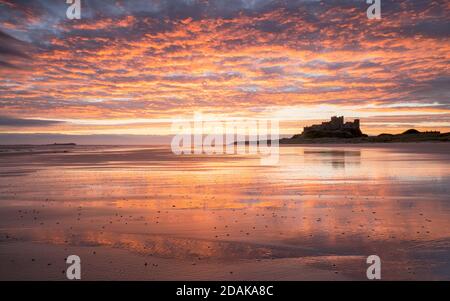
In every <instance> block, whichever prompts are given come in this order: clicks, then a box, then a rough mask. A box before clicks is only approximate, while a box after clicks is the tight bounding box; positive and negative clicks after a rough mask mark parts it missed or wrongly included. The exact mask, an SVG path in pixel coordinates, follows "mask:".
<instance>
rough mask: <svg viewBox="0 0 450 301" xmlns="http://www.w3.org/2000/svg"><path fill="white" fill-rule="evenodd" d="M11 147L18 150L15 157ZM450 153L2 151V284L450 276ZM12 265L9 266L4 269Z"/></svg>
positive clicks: (374, 149) (403, 147) (446, 149)
mask: <svg viewBox="0 0 450 301" xmlns="http://www.w3.org/2000/svg"><path fill="white" fill-rule="evenodd" d="M11 149H13V150H11ZM449 153H450V145H449V144H438V143H415V144H399V145H397V144H389V145H373V144H371V145H354V146H351V145H314V146H305V145H302V146H286V147H281V157H280V164H279V165H277V166H260V165H259V163H260V160H259V158H258V157H255V156H205V157H203V156H200V157H199V156H185V157H178V156H174V155H172V154H171V152H170V150H169V149H167V148H165V147H120V146H116V147H101V146H74V147H62V146H58V147H55V148H52V147H51V146H50V147H49V146H47V147H46V148H45V149H43V148H40V147H31V148H30V147H27V149H26V150H25V149H24V148H23V147H22V148H21V147H15V148H3V151H2V152H0V179H1V181H0V262H1V263H2V269H0V279H2V280H13V279H24V280H25V279H26V280H46V279H49V280H64V279H65V274H64V273H63V270H65V268H66V267H67V265H66V264H65V258H66V257H67V256H68V255H72V254H76V255H79V256H80V257H81V260H82V278H83V279H85V280H108V279H112V280H116V279H117V280H185V279H190V280H364V279H366V276H365V275H366V267H367V265H366V263H365V259H366V258H367V256H369V255H372V254H376V255H379V256H380V257H381V259H382V277H383V279H394V280H405V279H414V280H439V279H445V280H450V255H449V254H450V252H449V251H450V230H449V229H450V193H449V192H450V155H449ZM3 267H5V268H3Z"/></svg>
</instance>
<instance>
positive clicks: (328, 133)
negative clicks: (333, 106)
mask: <svg viewBox="0 0 450 301" xmlns="http://www.w3.org/2000/svg"><path fill="white" fill-rule="evenodd" d="M302 136H303V137H307V138H321V137H336V138H354V137H363V136H366V135H364V134H363V133H362V132H361V129H360V122H359V119H355V120H354V121H353V122H346V123H344V117H343V116H341V117H336V116H333V117H331V120H330V121H328V122H322V124H315V125H312V126H308V127H305V128H303V133H302Z"/></svg>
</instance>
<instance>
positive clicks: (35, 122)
mask: <svg viewBox="0 0 450 301" xmlns="http://www.w3.org/2000/svg"><path fill="white" fill-rule="evenodd" d="M59 123H61V122H60V121H54V120H40V119H21V118H13V117H7V116H0V127H3V126H6V127H29V126H37V127H39V126H50V125H55V124H59Z"/></svg>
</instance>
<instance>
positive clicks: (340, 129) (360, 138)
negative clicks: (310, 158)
mask: <svg viewBox="0 0 450 301" xmlns="http://www.w3.org/2000/svg"><path fill="white" fill-rule="evenodd" d="M423 141H443V142H448V141H450V133H440V132H438V131H432V132H420V131H418V130H415V129H410V130H407V131H405V132H403V133H401V134H380V135H378V136H369V135H366V134H364V133H362V131H361V128H360V120H359V119H355V120H354V121H353V122H345V123H344V117H343V116H341V117H336V116H334V117H331V120H330V121H328V122H322V123H321V124H315V125H312V126H308V127H305V128H303V133H301V134H297V135H294V136H292V137H291V138H284V139H281V140H280V144H309V143H389V142H423Z"/></svg>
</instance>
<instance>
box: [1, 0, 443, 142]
mask: <svg viewBox="0 0 450 301" xmlns="http://www.w3.org/2000/svg"><path fill="white" fill-rule="evenodd" d="M68 7H69V5H68V4H66V1H65V0H48V1H45V0H35V1H19V0H18V1H9V0H0V144H2V140H3V142H4V143H14V142H20V143H23V142H26V141H27V139H30V140H29V141H33V143H37V142H39V141H45V142H46V143H47V142H49V141H50V140H52V139H54V137H56V136H60V135H74V136H73V137H78V138H79V137H82V136H86V137H89V141H92V140H95V139H94V138H95V137H99V139H100V137H103V138H105V137H116V136H115V135H120V136H127V135H139V136H142V135H143V136H145V135H151V136H155V135H156V136H158V135H161V136H165V135H170V134H171V126H170V125H171V121H172V120H173V119H187V120H189V119H192V118H193V116H194V113H195V112H201V113H202V114H203V115H204V116H206V117H207V118H211V119H213V120H219V119H224V120H226V119H232V118H243V119H246V118H249V119H277V120H280V125H281V130H280V131H281V133H282V134H284V135H291V134H296V133H300V132H301V131H302V127H303V126H305V125H310V124H313V123H317V122H319V121H324V120H327V119H329V118H330V117H331V116H334V115H343V116H345V117H346V118H347V119H349V120H352V119H353V118H360V119H361V123H362V130H363V132H365V133H368V134H379V133H399V132H402V131H404V130H406V129H409V128H417V129H419V130H439V131H442V132H447V131H450V70H449V61H450V39H449V38H450V24H449V23H450V2H449V1H445V0H439V1H428V0H423V1H421V0H418V1H414V0H407V1H404V0H395V1H394V0H381V19H379V20H369V19H368V18H367V16H366V10H367V8H368V7H369V5H368V4H366V3H365V1H364V0H339V1H337V0H336V1H334V0H330V1H316V0H128V1H125V0H123V1H120V0H117V1H108V0H84V1H83V0H81V19H79V20H76V19H74V20H70V19H68V18H67V17H66V10H67V8H68ZM52 135H53V136H52ZM41 138H42V139H41ZM40 139H41V140H40ZM108 139H109V138H108ZM5 141H6V142H5ZM58 141H59V140H58ZM99 141H100V140H99ZM102 141H103V140H102ZM119 141H120V140H119ZM142 141H143V143H145V138H143V140H142Z"/></svg>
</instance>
